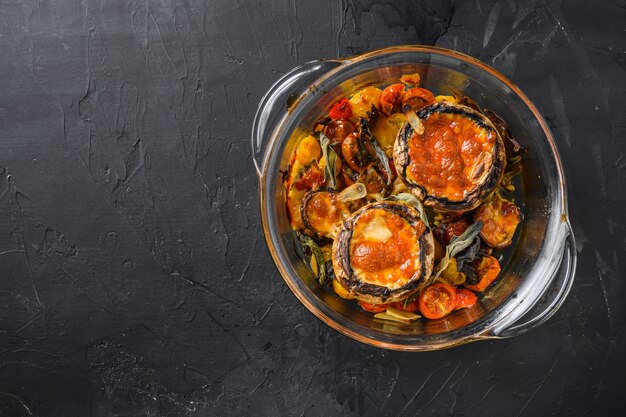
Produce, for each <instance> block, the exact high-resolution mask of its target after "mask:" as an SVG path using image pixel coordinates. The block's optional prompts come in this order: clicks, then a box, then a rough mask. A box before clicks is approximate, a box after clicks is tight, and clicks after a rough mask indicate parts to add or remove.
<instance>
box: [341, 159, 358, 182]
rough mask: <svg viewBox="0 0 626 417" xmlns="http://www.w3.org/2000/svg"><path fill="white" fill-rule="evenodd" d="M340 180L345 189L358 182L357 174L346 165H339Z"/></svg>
mask: <svg viewBox="0 0 626 417" xmlns="http://www.w3.org/2000/svg"><path fill="white" fill-rule="evenodd" d="M341 179H342V181H343V183H344V185H345V186H346V187H348V186H350V185H352V184H354V183H355V182H357V181H358V180H359V173H358V172H354V171H353V170H351V169H350V167H349V166H348V165H345V164H342V165H341Z"/></svg>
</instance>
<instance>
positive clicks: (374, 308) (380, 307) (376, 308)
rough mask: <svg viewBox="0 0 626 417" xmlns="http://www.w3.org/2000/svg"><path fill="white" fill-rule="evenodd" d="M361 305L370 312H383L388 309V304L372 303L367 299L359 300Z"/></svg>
mask: <svg viewBox="0 0 626 417" xmlns="http://www.w3.org/2000/svg"><path fill="white" fill-rule="evenodd" d="M359 305H360V306H361V308H362V309H363V310H365V311H369V312H370V313H382V312H383V311H387V307H389V305H388V304H370V303H366V302H365V301H361V300H359Z"/></svg>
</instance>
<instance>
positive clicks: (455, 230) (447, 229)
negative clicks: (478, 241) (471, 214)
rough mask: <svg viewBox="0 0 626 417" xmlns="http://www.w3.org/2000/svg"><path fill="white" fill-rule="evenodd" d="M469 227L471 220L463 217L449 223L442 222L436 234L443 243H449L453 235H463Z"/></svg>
mask: <svg viewBox="0 0 626 417" xmlns="http://www.w3.org/2000/svg"><path fill="white" fill-rule="evenodd" d="M468 227H470V221H469V220H468V219H466V218H465V217H461V218H460V219H457V220H454V221H451V222H448V223H442V224H441V225H439V227H438V228H437V231H436V232H435V234H436V235H437V237H438V238H440V239H441V240H442V242H441V243H443V244H444V245H449V244H450V242H451V241H452V238H453V237H455V236H457V237H458V236H461V235H462V234H463V232H464V231H465V229H467V228H468Z"/></svg>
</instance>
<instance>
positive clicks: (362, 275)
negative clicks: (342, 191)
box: [350, 209, 425, 289]
mask: <svg viewBox="0 0 626 417" xmlns="http://www.w3.org/2000/svg"><path fill="white" fill-rule="evenodd" d="M376 217H379V219H382V220H383V221H382V222H381V223H382V224H384V226H385V227H386V229H387V231H388V232H387V233H388V234H389V236H388V237H387V238H386V239H384V240H383V241H381V240H377V239H372V238H371V237H368V236H367V233H365V230H366V228H367V227H368V224H370V223H371V222H372V221H373V220H374V219H375V218H376ZM424 227H425V226H424V225H423V224H421V223H420V226H419V227H413V226H411V225H410V224H409V223H408V222H407V221H406V220H404V219H403V218H402V217H401V216H399V215H397V214H394V213H391V212H389V211H386V210H383V209H374V210H368V211H367V212H365V213H363V214H362V215H361V216H360V217H359V218H358V219H357V221H356V223H355V225H354V231H353V234H352V240H351V242H350V261H351V264H352V268H353V270H354V271H355V273H356V275H357V277H358V278H359V279H360V280H361V281H363V282H367V283H370V284H375V285H380V286H384V287H388V288H390V289H395V288H399V287H401V286H403V285H404V284H406V283H407V282H408V281H409V280H410V279H411V278H412V277H413V275H415V272H416V271H417V270H418V268H419V236H420V235H421V233H423V231H424ZM389 232H390V233H389Z"/></svg>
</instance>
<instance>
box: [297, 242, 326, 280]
mask: <svg viewBox="0 0 626 417" xmlns="http://www.w3.org/2000/svg"><path fill="white" fill-rule="evenodd" d="M298 240H299V241H300V243H302V246H303V247H307V248H309V249H310V250H311V253H312V255H313V258H314V259H315V264H316V266H317V282H319V283H320V285H324V283H325V282H326V279H327V278H328V276H327V274H326V261H325V260H324V254H323V253H322V250H321V249H320V247H319V246H317V243H315V241H314V240H313V239H311V238H310V237H309V236H307V235H305V234H303V233H300V234H298Z"/></svg>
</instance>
